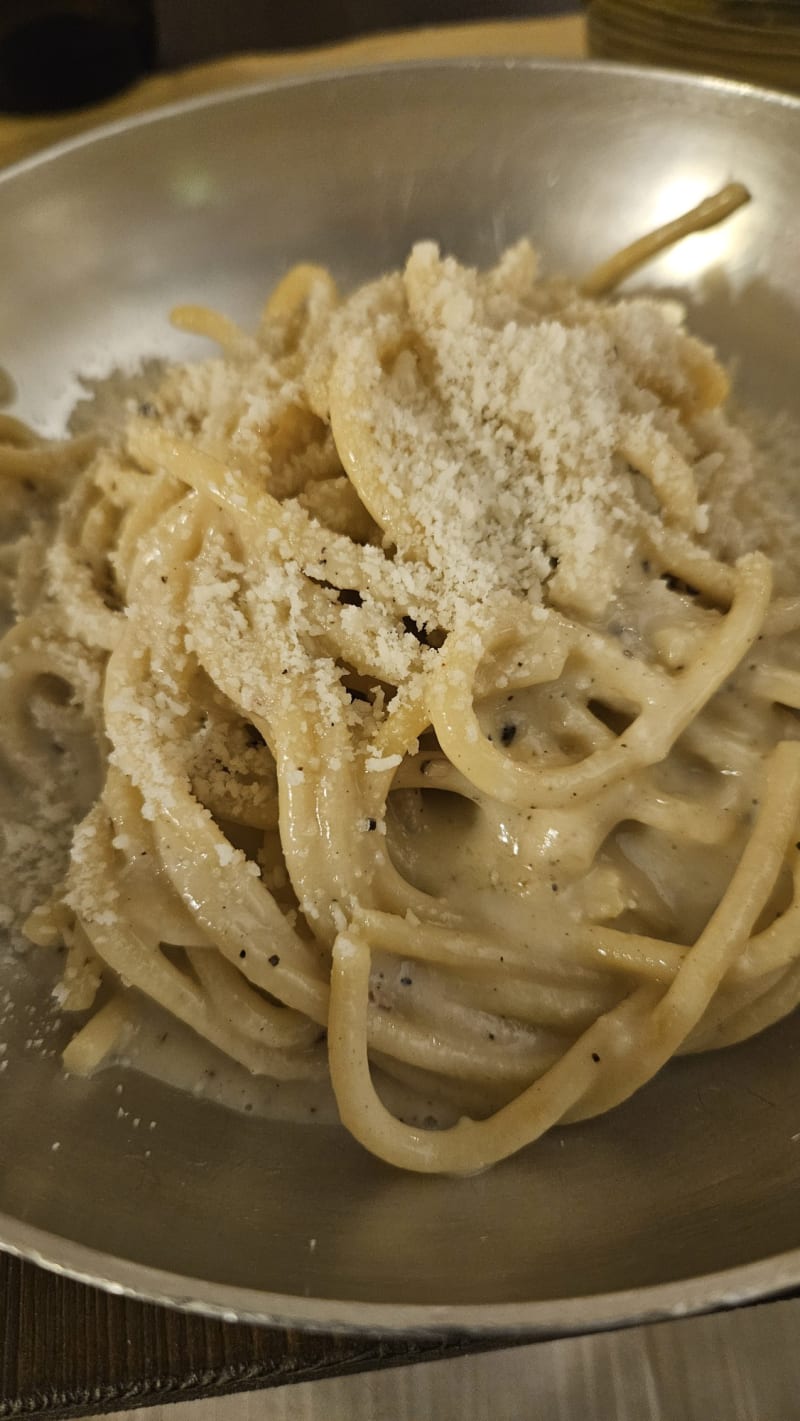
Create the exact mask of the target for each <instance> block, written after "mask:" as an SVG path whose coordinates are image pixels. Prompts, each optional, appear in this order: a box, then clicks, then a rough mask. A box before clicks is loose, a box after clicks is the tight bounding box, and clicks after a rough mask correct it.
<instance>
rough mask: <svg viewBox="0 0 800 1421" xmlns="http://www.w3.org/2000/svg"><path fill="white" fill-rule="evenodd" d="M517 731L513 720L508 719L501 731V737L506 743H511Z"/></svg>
mask: <svg viewBox="0 0 800 1421" xmlns="http://www.w3.org/2000/svg"><path fill="white" fill-rule="evenodd" d="M516 733H517V727H516V726H515V724H514V722H513V721H512V720H507V721H506V723H505V725H504V726H503V729H502V730H501V732H500V739H501V740H502V742H503V744H504V745H510V744H511V742H512V741H513V739H514V736H515V735H516Z"/></svg>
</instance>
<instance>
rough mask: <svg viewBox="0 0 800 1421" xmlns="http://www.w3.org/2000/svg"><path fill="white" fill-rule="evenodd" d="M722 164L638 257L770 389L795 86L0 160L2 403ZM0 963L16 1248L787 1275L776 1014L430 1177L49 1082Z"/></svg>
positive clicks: (798, 122)
mask: <svg viewBox="0 0 800 1421" xmlns="http://www.w3.org/2000/svg"><path fill="white" fill-rule="evenodd" d="M731 177H736V178H739V179H741V180H742V181H743V182H745V183H747V184H748V185H749V186H750V188H751V189H752V192H753V196H754V201H753V203H752V205H751V206H750V207H749V208H748V209H746V210H744V211H742V212H741V213H740V214H738V215H737V216H736V217H735V218H734V219H733V220H732V221H731V222H730V223H728V224H727V225H726V226H725V227H723V228H720V229H719V230H717V231H712V232H709V233H707V234H704V235H699V236H695V237H693V238H691V239H689V240H688V241H686V242H685V243H684V244H682V246H681V247H680V248H679V249H676V250H675V251H674V252H672V253H670V254H668V255H667V256H665V257H664V258H663V259H662V260H661V261H660V262H659V263H657V264H655V265H654V266H653V267H652V268H651V269H650V270H649V271H648V272H647V274H646V281H647V283H648V284H649V285H652V286H656V287H661V288H668V289H670V290H680V291H681V292H682V293H683V294H684V295H685V296H686V297H687V298H688V299H689V300H690V302H691V304H692V305H693V306H694V308H695V311H694V323H695V326H696V327H697V328H698V329H699V330H700V331H701V332H702V333H705V334H707V335H709V336H710V337H712V338H713V339H714V340H716V342H717V343H718V345H719V346H720V348H721V350H722V352H723V354H725V355H726V356H733V355H735V356H736V358H737V360H738V362H739V379H740V386H741V387H743V388H744V390H745V392H746V394H747V395H748V396H749V397H751V398H755V399H757V400H759V401H760V402H761V403H765V404H767V405H768V406H772V407H777V406H779V405H781V404H785V403H787V402H788V401H790V400H791V399H792V398H793V397H794V398H796V396H795V391H796V389H797V380H798V373H800V355H799V354H798V352H799V351H800V345H799V344H798V340H797V335H798V328H799V327H800V314H799V308H800V244H799V243H798V236H797V233H798V231H800V103H797V102H794V101H792V100H790V99H788V98H782V97H780V96H778V95H770V94H767V93H762V92H759V91H757V90H753V89H750V88H748V87H743V86H736V85H731V84H724V83H718V82H714V81H704V80H700V79H696V78H684V77H678V76H674V75H668V74H662V73H658V72H653V71H638V70H635V69H626V68H621V67H611V66H603V65H573V64H549V65H548V64H536V63H528V62H522V63H516V62H509V63H503V62H499V61H492V62H481V63H455V64H445V65H442V64H432V65H422V66H414V67H403V68H396V69H382V70H375V71H368V72H363V71H362V72H359V73H352V74H339V75H336V76H334V77H330V78H321V79H314V80H311V81H308V82H305V81H304V82H299V83H287V84H277V85H262V86H258V87H256V88H252V89H246V90H240V91H237V92H235V93H232V94H227V95H221V96H215V97H213V98H211V99H208V100H201V101H200V102H195V103H189V104H184V105H179V106H176V107H174V108H171V109H168V110H164V111H162V112H160V113H158V114H155V115H152V116H147V117H145V118H142V119H139V120H134V121H125V122H123V123H120V124H116V125H114V126H112V127H110V128H107V129H105V130H103V131H102V132H99V133H97V134H95V135H91V136H89V137H88V138H84V139H81V140H79V141H77V142H75V143H70V144H66V145H63V146H62V147H60V148H58V149H56V150H54V151H52V152H51V153H49V154H46V155H45V156H44V157H42V158H38V159H35V160H33V161H31V162H28V163H25V164H23V165H21V166H19V167H17V168H16V169H14V170H11V171H9V172H8V173H6V174H5V175H3V177H2V179H0V272H2V278H3V279H2V283H0V340H1V341H2V349H1V350H0V361H2V363H3V364H5V365H7V366H8V367H10V368H11V369H12V370H13V373H14V375H15V378H16V381H17V385H18V402H17V403H18V410H19V412H20V413H21V414H22V415H24V416H25V417H27V418H30V419H32V420H33V421H34V422H35V423H37V424H38V425H39V426H40V427H42V428H44V429H56V428H58V427H59V425H60V424H61V423H62V422H63V419H64V417H65V414H66V411H67V410H68V408H69V406H70V404H71V402H72V400H73V399H74V397H75V395H76V393H77V392H78V384H77V379H76V377H77V375H78V374H79V373H81V372H84V373H85V372H90V373H91V372H94V373H101V372H103V371H104V370H108V369H109V368H110V367H111V366H112V365H114V364H120V363H122V364H123V365H124V364H125V363H128V362H130V361H131V360H133V359H134V358H135V357H137V356H139V355H146V354H183V353H185V352H186V350H187V349H188V348H189V346H188V343H187V340H186V338H185V337H182V336H179V335H178V334H176V333H174V332H170V330H169V328H168V326H167V324H166V317H165V313H166V311H167V309H168V308H169V306H170V305H171V304H172V303H173V302H176V301H187V300H188V301H191V300H202V301H207V302H211V303H213V304H215V305H218V306H220V307H222V308H223V309H225V310H227V311H229V312H230V313H231V314H233V315H234V316H236V317H240V318H242V319H244V320H245V321H246V320H247V319H252V318H253V317H254V313H255V312H256V310H257V308H258V303H259V301H260V299H261V297H262V295H263V293H264V292H265V290H266V289H267V287H268V286H269V284H270V282H271V281H272V280H273V279H274V278H276V277H277V276H278V275H279V274H280V273H281V272H282V271H283V270H284V269H285V268H286V266H287V265H288V264H289V263H290V262H292V261H293V260H295V259H305V260H324V261H326V262H328V263H330V264H331V265H332V267H333V269H334V271H335V273H336V275H337V276H338V277H339V278H340V280H341V281H342V283H343V284H345V285H347V284H350V283H352V282H355V281H357V280H360V279H363V278H365V277H368V276H371V275H373V274H375V273H377V272H379V271H380V270H382V269H384V268H386V267H389V266H392V265H394V264H396V263H398V262H399V261H400V260H401V259H402V257H403V256H404V254H405V252H406V250H407V248H408V246H409V244H410V243H411V242H412V240H414V239H415V238H418V237H420V236H430V237H435V238H438V239H439V240H440V241H441V242H442V243H443V244H444V245H445V246H446V247H449V248H451V249H453V250H454V251H455V252H457V253H458V254H459V255H460V256H462V257H464V258H467V259H469V260H473V261H477V262H486V261H488V260H490V259H491V258H492V257H494V256H495V255H496V253H497V251H498V249H499V248H501V247H502V246H503V245H504V244H505V243H507V242H510V241H512V240H513V239H515V238H516V237H518V236H520V235H521V234H523V233H530V234H532V235H533V237H534V239H535V241H536V242H537V243H538V245H539V246H540V248H541V249H542V251H543V254H544V256H545V259H546V261H547V262H548V264H550V265H551V266H553V265H555V266H557V267H560V268H563V269H565V270H568V271H572V272H577V271H580V270H582V269H584V268H586V267H588V266H590V265H591V264H592V263H593V262H594V261H596V260H597V259H599V258H600V257H601V256H603V255H605V254H607V252H608V251H609V250H611V249H613V248H614V247H616V246H618V245H620V244H622V243H624V242H626V241H628V240H629V239H631V238H632V237H633V236H635V235H637V234H639V233H640V232H641V231H643V230H645V229H647V228H648V227H650V226H652V225H654V224H655V223H657V222H658V221H660V220H662V219H663V218H664V217H666V216H668V215H671V214H672V213H674V212H675V211H677V210H680V209H681V208H682V207H686V206H688V205H690V203H691V201H692V200H693V199H694V198H695V197H697V196H700V195H701V194H702V193H703V192H708V191H711V190H713V189H715V188H717V187H719V186H721V185H722V183H723V182H725V181H726V180H728V179H729V178H731ZM644 279H645V278H642V280H644ZM0 977H1V978H2V980H0V1001H2V999H3V994H4V991H5V990H6V988H7V987H8V989H9V990H10V992H11V994H12V997H13V999H14V1002H15V1005H14V1010H13V1011H11V1012H10V1013H9V1014H8V1016H7V1019H6V1021H5V1024H4V1026H3V1029H2V1033H0V1034H2V1038H3V1039H4V1040H6V1041H7V1043H8V1050H7V1057H6V1059H7V1060H8V1062H9V1064H8V1066H7V1068H6V1069H5V1070H4V1071H3V1072H2V1074H0V1243H2V1245H4V1246H5V1247H7V1248H10V1249H13V1250H16V1251H18V1252H20V1253H23V1254H25V1255H27V1256H30V1257H32V1258H34V1259H36V1260H37V1261H39V1262H44V1263H46V1264H48V1265H50V1266H54V1267H58V1268H61V1269H64V1270H66V1271H68V1272H69V1273H71V1274H74V1275H76V1276H79V1277H82V1278H87V1279H90V1280H92V1281H95V1282H99V1283H102V1284H103V1285H105V1286H108V1287H113V1288H116V1289H121V1290H125V1291H130V1292H132V1293H136V1294H139V1295H141V1296H147V1297H151V1298H157V1299H159V1300H166V1301H171V1302H177V1303H180V1304H181V1305H183V1306H187V1307H192V1308H197V1309H200V1310H204V1311H208V1312H217V1313H222V1314H224V1315H226V1316H231V1317H240V1318H255V1319H262V1320H267V1319H269V1320H275V1319H283V1320H288V1319H291V1320H292V1321H293V1322H295V1323H302V1324H306V1325H309V1326H312V1325H318V1326H327V1327H331V1326H347V1327H349V1328H354V1327H370V1328H380V1329H392V1328H406V1329H408V1328H414V1329H429V1330H436V1331H441V1330H442V1329H446V1328H451V1327H452V1328H459V1329H462V1330H463V1329H473V1330H474V1331H475V1332H476V1333H477V1332H479V1331H486V1330H490V1329H493V1328H502V1329H504V1330H509V1329H519V1330H520V1331H528V1332H539V1333H550V1334H554V1333H566V1332H570V1331H576V1330H579V1329H590V1328H596V1327H602V1326H607V1325H610V1324H612V1323H617V1322H621V1321H631V1320H633V1319H644V1318H653V1317H659V1316H675V1315H677V1314H681V1313H686V1312H690V1311H697V1310H701V1309H705V1308H711V1307H714V1306H718V1305H722V1304H726V1303H732V1302H737V1301H742V1300H744V1299H746V1298H755V1297H761V1296H765V1295H767V1294H773V1293H775V1292H777V1291H779V1290H785V1289H788V1288H790V1287H792V1286H794V1285H797V1284H798V1283H800V1095H799V1094H798V1090H797V1079H798V1067H799V1066H800V1057H799V1054H798V1043H797V1028H796V1023H795V1022H794V1021H788V1022H785V1023H783V1024H782V1025H781V1026H779V1027H777V1028H775V1029H774V1030H772V1031H770V1032H768V1033H766V1034H765V1035H763V1036H761V1037H759V1038H758V1039H756V1040H754V1041H752V1042H750V1043H748V1044H747V1045H744V1046H741V1047H737V1048H735V1049H732V1050H729V1051H726V1052H723V1053H719V1054H716V1055H711V1056H706V1057H704V1058H694V1059H687V1060H682V1061H679V1062H677V1063H675V1064H674V1065H672V1066H670V1067H669V1068H668V1069H666V1070H665V1071H664V1072H663V1073H662V1074H661V1076H660V1077H659V1078H658V1079H657V1080H656V1081H655V1082H653V1084H651V1085H650V1086H649V1087H648V1088H647V1089H645V1090H643V1091H642V1092H641V1093H640V1094H639V1095H637V1096H636V1097H635V1099H633V1100H632V1101H630V1102H629V1103H628V1104H627V1105H625V1106H623V1107H622V1108H620V1109H618V1110H617V1111H615V1112H614V1113H613V1114H611V1115H610V1116H608V1117H607V1118H604V1119H600V1120H597V1121H593V1122H591V1123H587V1124H584V1125H580V1126H573V1127H570V1128H567V1129H564V1130H556V1131H554V1132H553V1133H552V1134H551V1135H550V1136H549V1137H548V1138H546V1139H545V1140H544V1141H542V1142H541V1143H540V1144H538V1145H536V1146H535V1147H533V1148H531V1149H529V1150H527V1151H525V1152H524V1153H523V1154H522V1155H521V1156H519V1157H518V1158H516V1159H513V1160H510V1161H508V1162H507V1163H505V1164H503V1165H501V1166H499V1167H498V1168H496V1169H495V1170H493V1171H492V1172H491V1173H488V1174H486V1175H484V1176H482V1177H480V1178H475V1179H470V1180H466V1181H464V1180H461V1181H457V1180H452V1179H428V1178H417V1177H410V1176H406V1175H403V1174H400V1173H397V1172H394V1171H392V1170H390V1169H388V1168H387V1167H385V1166H383V1165H382V1164H380V1163H379V1162H377V1161H375V1160H372V1159H369V1158H367V1157H366V1156H365V1154H364V1153H363V1152H362V1151H361V1149H360V1148H359V1147H358V1146H357V1145H356V1144H354V1143H353V1142H352V1141H351V1140H349V1139H348V1138H347V1137H346V1136H345V1135H344V1134H343V1133H342V1132H340V1131H339V1130H337V1129H335V1128H333V1127H312V1126H305V1125H290V1124H279V1123H270V1122H264V1121H260V1120H255V1119H253V1118H252V1117H250V1116H247V1115H243V1114H236V1113H233V1112H229V1111H225V1110H223V1109H221V1108H220V1107H217V1106H213V1105H210V1104H207V1103H204V1102H202V1101H197V1100H195V1099H193V1098H192V1097H191V1096H190V1095H185V1094H181V1093H178V1092H176V1091H175V1090H173V1089H171V1088H169V1087H167V1086H163V1085H158V1084H156V1083H154V1082H153V1081H151V1080H149V1079H146V1078H144V1077H142V1076H133V1075H130V1074H129V1075H127V1076H123V1075H115V1074H113V1073H111V1074H105V1075H101V1076H100V1077H98V1078H97V1079H96V1080H93V1081H90V1082H83V1081H77V1080H69V1079H64V1078H63V1076H62V1074H61V1071H60V1067H59V1063H58V1059H57V1055H53V1054H50V1055H48V1054H46V1053H43V1051H42V1049H37V1048H35V1047H33V1046H32V1045H30V1043H31V1042H33V1041H34V1040H38V1039H39V1036H40V1035H41V1034H42V1031H41V1027H42V1023H44V1025H48V1024H49V1023H48V1021H47V1019H46V1015H45V1012H46V985H44V984H43V983H42V982H41V980H36V979H34V978H33V977H31V976H30V975H29V973H28V970H27V967H26V964H25V963H24V962H23V963H21V964H20V963H16V962H11V963H8V964H6V965H4V966H3V967H2V968H0ZM0 1015H2V1012H0ZM59 1040H60V1038H59V1033H58V1031H56V1032H55V1033H53V1034H51V1035H49V1036H47V1037H46V1040H45V1045H46V1047H47V1048H48V1049H54V1048H56V1047H57V1046H58V1045H59ZM119 1086H122V1088H123V1094H122V1095H120V1094H119V1093H118V1087H119ZM151 1120H153V1121H155V1122H156V1124H155V1126H154V1127H153V1128H152V1129H150V1128H149V1122H150V1121H151ZM136 1121H139V1122H140V1123H139V1125H136V1124H135V1122H136ZM56 1144H58V1146H59V1147H58V1148H57V1149H56V1148H54V1146H55V1145H56Z"/></svg>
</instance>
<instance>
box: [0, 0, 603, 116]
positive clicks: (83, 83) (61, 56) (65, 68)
mask: <svg viewBox="0 0 800 1421" xmlns="http://www.w3.org/2000/svg"><path fill="white" fill-rule="evenodd" d="M578 3H579V0H311V3H303V0H299V3H291V0H290V2H289V3H288V4H287V3H285V0H0V110H6V111H10V112H16V113H36V112H38V113H54V112H59V111H62V110H66V109H70V108H76V107H79V106H81V105H84V104H89V103H94V102H97V101H99V100H101V99H104V98H108V97H110V95H112V94H114V93H117V92H118V91H119V90H121V89H124V88H125V87H126V86H127V85H128V84H131V83H132V82H134V81H135V80H136V79H137V78H139V77H140V76H141V75H143V74H146V73H148V72H150V71H152V70H154V69H164V68H167V69H169V68H174V67H176V66H179V65H183V64H195V63H199V62H201V61H203V60H210V59H214V58H216V57H217V56H220V55H224V54H235V53H237V52H242V51H244V50H254V49H271V50H281V49H283V50H286V49H297V48H302V47H304V46H308V45H317V44H328V43H331V42H333V41H335V40H340V39H346V38H349V37H351V36H354V35H363V34H369V33H370V32H374V31H376V30H391V29H398V28H404V27H411V26H418V25H435V24H448V23H449V24H453V23H464V22H469V21H474V20H489V19H492V20H499V19H513V18H520V17H523V16H529V17H533V16H541V15H547V14H558V13H563V12H564V11H567V10H572V9H577V8H578Z"/></svg>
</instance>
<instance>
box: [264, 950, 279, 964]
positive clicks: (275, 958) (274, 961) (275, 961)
mask: <svg viewBox="0 0 800 1421" xmlns="http://www.w3.org/2000/svg"><path fill="white" fill-rule="evenodd" d="M280 960H281V959H280V958H279V956H278V954H277V952H273V954H272V956H271V957H268V958H267V961H268V962H269V965H270V967H277V965H278V963H279V962H280Z"/></svg>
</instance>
